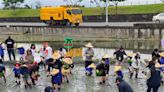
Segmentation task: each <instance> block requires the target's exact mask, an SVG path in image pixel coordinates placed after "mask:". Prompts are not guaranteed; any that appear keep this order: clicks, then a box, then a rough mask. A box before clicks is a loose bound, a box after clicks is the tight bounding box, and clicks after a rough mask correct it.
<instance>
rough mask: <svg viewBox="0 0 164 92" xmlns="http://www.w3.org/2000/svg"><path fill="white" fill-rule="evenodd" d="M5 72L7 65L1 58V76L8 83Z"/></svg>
mask: <svg viewBox="0 0 164 92" xmlns="http://www.w3.org/2000/svg"><path fill="white" fill-rule="evenodd" d="M5 72H6V68H5V65H4V64H3V61H2V59H0V78H1V77H3V79H4V81H5V83H6V77H5Z"/></svg>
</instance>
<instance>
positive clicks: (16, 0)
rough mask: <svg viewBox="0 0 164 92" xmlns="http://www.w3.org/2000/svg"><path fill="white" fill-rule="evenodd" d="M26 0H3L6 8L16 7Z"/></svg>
mask: <svg viewBox="0 0 164 92" xmlns="http://www.w3.org/2000/svg"><path fill="white" fill-rule="evenodd" d="M23 2H24V0H3V4H4V8H13V9H15V8H16V7H17V6H18V5H20V4H21V3H23Z"/></svg>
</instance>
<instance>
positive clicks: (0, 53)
mask: <svg viewBox="0 0 164 92" xmlns="http://www.w3.org/2000/svg"><path fill="white" fill-rule="evenodd" d="M4 50H5V49H4V48H3V46H2V42H0V56H1V58H2V60H4Z"/></svg>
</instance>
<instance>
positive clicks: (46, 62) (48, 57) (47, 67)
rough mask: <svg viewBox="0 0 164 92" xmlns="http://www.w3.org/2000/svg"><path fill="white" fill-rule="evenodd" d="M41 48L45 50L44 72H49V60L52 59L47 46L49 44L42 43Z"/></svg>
mask: <svg viewBox="0 0 164 92" xmlns="http://www.w3.org/2000/svg"><path fill="white" fill-rule="evenodd" d="M43 48H45V50H44V53H45V58H44V61H45V64H46V67H45V69H46V71H47V72H48V74H49V73H50V72H49V60H50V59H52V48H51V47H50V46H49V44H48V43H47V42H45V43H43Z"/></svg>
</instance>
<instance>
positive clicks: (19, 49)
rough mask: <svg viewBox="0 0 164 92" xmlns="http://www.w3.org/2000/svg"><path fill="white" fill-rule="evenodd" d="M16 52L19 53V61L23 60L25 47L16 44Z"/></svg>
mask: <svg viewBox="0 0 164 92" xmlns="http://www.w3.org/2000/svg"><path fill="white" fill-rule="evenodd" d="M17 49H18V53H19V57H20V61H24V58H25V49H24V47H23V46H18V47H17Z"/></svg>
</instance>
